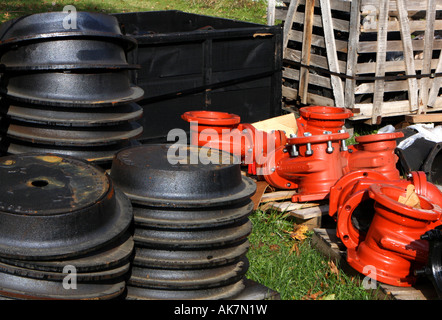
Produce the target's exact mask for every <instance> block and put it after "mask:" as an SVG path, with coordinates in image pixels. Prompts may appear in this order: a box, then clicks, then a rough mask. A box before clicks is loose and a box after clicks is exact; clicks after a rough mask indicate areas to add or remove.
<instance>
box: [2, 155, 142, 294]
mask: <svg viewBox="0 0 442 320" xmlns="http://www.w3.org/2000/svg"><path fill="white" fill-rule="evenodd" d="M0 181H2V183H1V184H0V297H2V299H26V300H29V299H39V300H40V299H69V300H73V299H94V300H97V299H98V300H107V299H114V298H119V297H121V296H122V294H123V293H124V292H125V288H126V281H127V278H128V274H129V272H130V260H131V255H132V254H133V248H134V242H133V237H132V235H131V230H130V226H131V224H132V221H133V212H132V206H131V203H130V201H129V199H128V198H127V197H126V196H125V195H124V194H123V193H122V192H121V191H119V190H118V189H117V188H115V187H114V186H113V184H112V181H111V180H110V178H109V177H108V175H106V174H105V172H104V171H103V169H101V168H98V167H96V166H95V165H92V164H90V163H89V162H87V161H85V160H79V159H76V158H71V157H67V156H65V157H60V156H58V155H54V154H40V153H38V154H21V155H10V156H4V157H0Z"/></svg>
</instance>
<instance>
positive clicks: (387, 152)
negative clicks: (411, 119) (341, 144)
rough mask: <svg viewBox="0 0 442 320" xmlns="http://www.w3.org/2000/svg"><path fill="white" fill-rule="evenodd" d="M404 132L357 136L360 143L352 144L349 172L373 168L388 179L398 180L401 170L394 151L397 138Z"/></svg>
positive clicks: (349, 156)
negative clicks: (398, 167) (397, 166)
mask: <svg viewBox="0 0 442 320" xmlns="http://www.w3.org/2000/svg"><path fill="white" fill-rule="evenodd" d="M403 136H404V134H403V133H402V132H393V133H381V134H370V135H365V136H359V137H356V142H357V143H358V144H356V145H353V146H350V148H349V150H350V152H349V153H348V154H345V155H347V156H348V172H351V171H357V170H364V169H373V170H376V171H377V172H380V173H382V174H383V175H385V176H386V177H387V178H388V179H391V180H397V179H399V178H400V172H399V170H398V169H397V168H396V163H397V161H398V159H399V158H398V156H397V155H396V154H395V153H394V150H395V149H396V146H397V143H396V139H397V138H401V137H403Z"/></svg>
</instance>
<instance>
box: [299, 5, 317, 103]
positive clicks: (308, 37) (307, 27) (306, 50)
mask: <svg viewBox="0 0 442 320" xmlns="http://www.w3.org/2000/svg"><path fill="white" fill-rule="evenodd" d="M314 5H315V0H306V5H305V15H304V17H305V19H304V38H303V40H302V43H303V45H302V53H301V63H302V64H303V65H307V66H308V65H310V57H311V47H312V32H313V10H314ZM309 74H310V72H309V70H308V69H307V68H305V67H301V72H300V77H299V92H298V94H299V96H300V98H301V102H302V103H304V104H306V103H307V95H308V92H307V90H308V80H309Z"/></svg>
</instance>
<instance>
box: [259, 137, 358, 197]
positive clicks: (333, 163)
mask: <svg viewBox="0 0 442 320" xmlns="http://www.w3.org/2000/svg"><path fill="white" fill-rule="evenodd" d="M304 135H305V136H303V137H292V138H289V139H287V145H286V146H281V147H279V148H277V149H276V150H275V151H274V152H273V153H270V154H269V155H268V159H267V160H268V161H267V162H266V163H265V164H264V166H263V167H264V168H263V171H262V172H263V174H264V178H265V180H266V181H267V182H268V183H269V184H271V185H272V186H275V187H277V188H281V189H298V193H297V194H296V195H294V196H293V197H292V201H293V202H301V201H311V200H322V199H325V198H327V197H328V194H329V192H330V188H331V187H332V186H333V185H334V184H335V183H336V181H337V180H338V179H339V178H340V177H342V175H343V174H344V169H345V168H346V166H347V160H346V158H345V157H342V155H341V153H342V152H343V151H341V146H342V141H344V140H345V139H348V138H349V134H348V133H346V132H344V133H330V132H326V133H324V134H321V135H312V136H310V135H308V134H307V133H304Z"/></svg>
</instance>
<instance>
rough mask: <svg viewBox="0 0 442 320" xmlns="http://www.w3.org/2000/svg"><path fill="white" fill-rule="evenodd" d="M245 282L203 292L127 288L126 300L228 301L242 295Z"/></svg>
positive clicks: (241, 281)
mask: <svg viewBox="0 0 442 320" xmlns="http://www.w3.org/2000/svg"><path fill="white" fill-rule="evenodd" d="M244 288H245V285H244V281H243V280H240V281H238V282H237V283H234V284H231V285H228V286H224V287H219V288H210V289H201V290H159V289H147V288H140V287H133V286H130V285H128V286H127V295H126V300H227V299H231V298H233V297H235V296H237V295H238V294H240V293H241V292H242V291H243V290H244Z"/></svg>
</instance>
